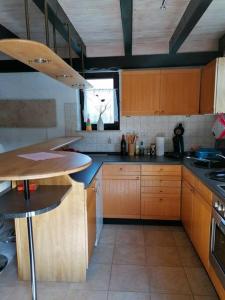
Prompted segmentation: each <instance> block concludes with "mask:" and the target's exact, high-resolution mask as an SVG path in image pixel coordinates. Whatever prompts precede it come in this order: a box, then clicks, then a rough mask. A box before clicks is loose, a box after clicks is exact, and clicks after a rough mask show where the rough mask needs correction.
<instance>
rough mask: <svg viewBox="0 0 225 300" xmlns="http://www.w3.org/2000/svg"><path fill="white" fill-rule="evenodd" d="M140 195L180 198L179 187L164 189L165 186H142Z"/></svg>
mask: <svg viewBox="0 0 225 300" xmlns="http://www.w3.org/2000/svg"><path fill="white" fill-rule="evenodd" d="M141 192H142V193H151V194H156V195H165V196H166V197H167V196H169V197H170V196H171V195H176V196H180V187H165V186H161V187H160V186H142V187H141Z"/></svg>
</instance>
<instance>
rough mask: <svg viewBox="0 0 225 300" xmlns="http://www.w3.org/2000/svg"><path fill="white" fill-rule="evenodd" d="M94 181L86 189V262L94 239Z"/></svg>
mask: <svg viewBox="0 0 225 300" xmlns="http://www.w3.org/2000/svg"><path fill="white" fill-rule="evenodd" d="M95 184H96V183H95V182H94V183H93V184H92V185H91V186H90V187H89V188H88V189H87V245H88V249H87V250H88V257H87V259H88V262H90V258H91V256H92V254H93V250H94V246H95V240H96V188H95Z"/></svg>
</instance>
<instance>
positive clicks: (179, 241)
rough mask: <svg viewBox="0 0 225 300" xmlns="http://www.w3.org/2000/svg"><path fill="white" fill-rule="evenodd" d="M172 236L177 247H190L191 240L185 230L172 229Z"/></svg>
mask: <svg viewBox="0 0 225 300" xmlns="http://www.w3.org/2000/svg"><path fill="white" fill-rule="evenodd" d="M173 236H174V239H175V243H176V245H177V246H178V247H191V246H192V245H191V242H190V240H189V238H188V236H187V234H186V233H185V232H179V231H174V232H173Z"/></svg>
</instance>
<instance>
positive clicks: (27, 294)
mask: <svg viewBox="0 0 225 300" xmlns="http://www.w3.org/2000/svg"><path fill="white" fill-rule="evenodd" d="M0 299H1V300H30V299H31V290H30V288H29V287H26V286H22V285H20V286H16V287H13V286H12V287H4V286H2V287H0Z"/></svg>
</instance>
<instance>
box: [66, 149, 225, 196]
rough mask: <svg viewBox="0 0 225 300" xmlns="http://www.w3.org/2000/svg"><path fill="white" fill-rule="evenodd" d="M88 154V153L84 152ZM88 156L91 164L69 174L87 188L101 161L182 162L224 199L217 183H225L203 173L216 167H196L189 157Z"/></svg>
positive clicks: (138, 162)
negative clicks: (91, 161)
mask: <svg viewBox="0 0 225 300" xmlns="http://www.w3.org/2000/svg"><path fill="white" fill-rule="evenodd" d="M86 154H88V153H86ZM89 156H90V157H91V158H92V160H93V163H92V165H91V166H89V167H88V168H87V169H85V170H83V171H81V172H78V173H74V174H71V175H70V176H71V177H72V178H73V179H74V180H76V181H78V182H83V183H84V185H85V188H87V187H88V186H89V185H90V184H91V182H92V180H93V179H94V177H95V175H96V174H97V172H98V170H99V169H100V167H101V166H102V164H103V163H107V164H110V163H112V164H115V163H119V164H123V163H124V164H125V163H136V164H140V163H141V164H144V163H148V164H168V165H170V164H172V165H177V164H182V165H184V166H185V167H187V168H188V169H189V170H190V171H192V172H193V174H194V175H196V176H197V177H198V178H199V179H200V180H201V181H202V182H203V183H204V184H205V185H206V186H207V187H208V188H209V189H210V190H211V191H212V192H213V193H215V194H216V195H217V196H218V197H220V198H222V199H224V200H225V192H223V191H222V190H220V189H219V188H218V185H223V184H224V185H225V183H222V182H219V181H216V180H212V179H209V178H207V176H205V174H207V173H209V172H211V171H218V169H202V168H197V167H195V166H194V165H193V162H192V161H191V160H189V159H176V158H167V157H164V156H163V157H150V156H133V157H131V156H121V155H116V154H115V155H114V154H89Z"/></svg>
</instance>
